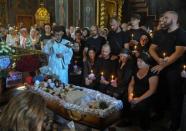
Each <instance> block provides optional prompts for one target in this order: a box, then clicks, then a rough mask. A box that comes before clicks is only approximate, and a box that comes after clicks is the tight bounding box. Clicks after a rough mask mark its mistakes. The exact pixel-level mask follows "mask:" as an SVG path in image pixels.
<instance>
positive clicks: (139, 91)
mask: <svg viewBox="0 0 186 131" xmlns="http://www.w3.org/2000/svg"><path fill="white" fill-rule="evenodd" d="M153 76H157V75H156V74H154V73H152V72H151V71H150V69H149V71H148V73H147V75H146V76H145V77H143V78H141V79H140V78H138V76H137V73H136V74H135V75H134V81H135V85H134V97H140V96H142V95H143V94H144V93H145V92H146V91H147V90H148V89H149V79H150V78H151V77H153ZM151 100H152V96H150V97H148V98H146V99H144V100H143V101H141V102H139V103H137V104H135V105H133V106H132V111H135V112H137V115H138V117H139V120H140V126H141V128H142V129H150V107H151V104H152V103H151Z"/></svg>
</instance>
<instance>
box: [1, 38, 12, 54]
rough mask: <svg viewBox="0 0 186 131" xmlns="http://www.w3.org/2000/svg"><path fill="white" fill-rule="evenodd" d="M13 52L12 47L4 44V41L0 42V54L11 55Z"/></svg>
mask: <svg viewBox="0 0 186 131" xmlns="http://www.w3.org/2000/svg"><path fill="white" fill-rule="evenodd" d="M13 53H15V49H12V48H11V47H10V46H8V45H7V44H6V42H3V41H2V42H0V56H6V55H8V56H9V55H12V54H13Z"/></svg>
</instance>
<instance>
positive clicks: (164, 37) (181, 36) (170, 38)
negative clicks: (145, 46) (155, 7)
mask: <svg viewBox="0 0 186 131" xmlns="http://www.w3.org/2000/svg"><path fill="white" fill-rule="evenodd" d="M185 35H186V33H185V32H184V30H183V29H181V28H178V29H176V30H175V31H173V32H170V33H169V32H168V31H167V30H160V31H159V32H157V33H156V34H155V35H154V38H153V41H152V43H153V44H155V45H157V53H158V55H159V56H160V57H162V58H163V53H166V56H170V55H171V54H172V53H173V52H174V51H175V49H176V46H184V45H185V43H186V37H185ZM182 62H183V57H181V58H179V59H178V60H177V61H175V62H174V63H173V64H171V65H170V66H169V68H173V69H178V68H179V67H180V65H181V64H182Z"/></svg>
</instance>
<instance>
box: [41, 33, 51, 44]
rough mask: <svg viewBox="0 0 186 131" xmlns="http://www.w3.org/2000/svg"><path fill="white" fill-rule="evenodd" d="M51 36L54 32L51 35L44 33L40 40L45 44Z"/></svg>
mask: <svg viewBox="0 0 186 131" xmlns="http://www.w3.org/2000/svg"><path fill="white" fill-rule="evenodd" d="M51 38H52V34H51V35H45V34H44V35H42V36H41V37H40V41H42V42H43V45H45V44H46V43H47V42H48V40H50V39H51Z"/></svg>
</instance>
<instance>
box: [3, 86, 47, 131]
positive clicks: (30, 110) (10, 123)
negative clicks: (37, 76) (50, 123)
mask: <svg viewBox="0 0 186 131" xmlns="http://www.w3.org/2000/svg"><path fill="white" fill-rule="evenodd" d="M45 107H46V103H45V100H44V99H43V98H42V96H40V95H39V94H37V93H35V92H34V91H31V90H27V91H24V92H22V93H20V94H18V95H17V96H14V97H13V98H12V99H11V100H10V101H9V103H8V104H7V105H6V106H5V108H4V109H3V111H2V113H1V115H0V131H41V130H42V124H43V121H44V115H45Z"/></svg>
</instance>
